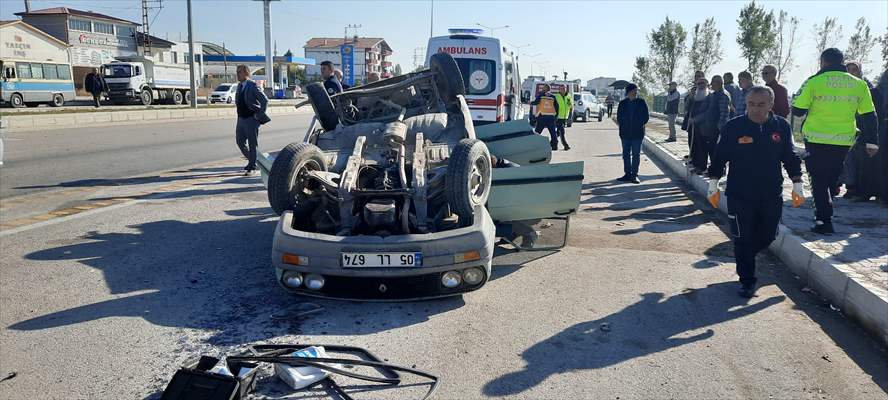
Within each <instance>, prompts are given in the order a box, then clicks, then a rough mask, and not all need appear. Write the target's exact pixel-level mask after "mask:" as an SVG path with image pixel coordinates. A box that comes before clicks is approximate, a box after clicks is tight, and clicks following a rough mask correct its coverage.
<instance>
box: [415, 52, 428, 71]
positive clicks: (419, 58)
mask: <svg viewBox="0 0 888 400" xmlns="http://www.w3.org/2000/svg"><path fill="white" fill-rule="evenodd" d="M424 51H425V47H417V48H415V49H413V70H414V71H415V70H416V69H417V68H419V66H420V65H423V64H425V62H424V61H423V59H422V53H423V52H424Z"/></svg>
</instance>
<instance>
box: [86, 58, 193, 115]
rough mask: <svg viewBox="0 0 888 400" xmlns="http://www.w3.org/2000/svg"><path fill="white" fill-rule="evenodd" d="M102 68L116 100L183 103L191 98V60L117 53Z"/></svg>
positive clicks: (115, 101)
mask: <svg viewBox="0 0 888 400" xmlns="http://www.w3.org/2000/svg"><path fill="white" fill-rule="evenodd" d="M102 72H103V74H104V75H105V81H106V82H107V83H108V100H110V101H111V102H112V103H114V104H124V103H129V102H132V101H136V102H138V103H140V104H143V105H146V106H147V105H150V104H153V103H155V102H165V103H168V104H182V103H187V102H188V101H189V100H190V99H191V90H190V89H191V84H190V82H189V79H190V72H189V71H188V64H168V63H161V62H157V61H155V60H152V59H151V58H150V57H144V56H133V57H118V58H117V59H116V60H115V61H111V62H110V63H107V64H105V65H102ZM195 76H196V77H200V76H201V74H200V73H196V74H195ZM197 79H198V82H195V83H196V86H199V84H200V82H199V78H197Z"/></svg>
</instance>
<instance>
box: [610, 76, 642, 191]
mask: <svg viewBox="0 0 888 400" xmlns="http://www.w3.org/2000/svg"><path fill="white" fill-rule="evenodd" d="M649 119H650V113H649V112H648V106H647V102H645V101H644V99H642V98H641V97H638V86H636V85H635V84H634V83H630V84H628V85H626V98H625V99H623V100H620V104H619V105H618V106H617V126H618V127H619V133H620V142H621V144H622V145H623V176H621V177H619V178H617V180H618V181H620V182H632V183H635V184H638V183H641V180H640V179H638V166H639V165H640V163H641V158H640V157H641V144H642V142H644V126H645V125H646V124H647V123H648V120H649Z"/></svg>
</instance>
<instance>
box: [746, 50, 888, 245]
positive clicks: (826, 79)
mask: <svg viewBox="0 0 888 400" xmlns="http://www.w3.org/2000/svg"><path fill="white" fill-rule="evenodd" d="M843 62H844V55H843V54H842V51H841V50H839V49H836V48H829V49H826V50H824V51H823V53H821V54H820V71H819V72H817V74H815V75H814V76H812V77H810V78H808V80H806V81H805V83H804V84H802V88H801V90H800V91H799V95H798V96H796V98H795V100H794V102H793V104H792V112H793V115H795V116H797V117H802V116H805V115H806V114H807V117H806V118H805V122H804V123H803V124H802V134H803V135H804V137H805V150H807V153H808V155H807V157H805V166H806V167H807V170H808V175H809V176H810V177H811V186H812V188H811V192H812V195H813V197H814V208H815V213H814V216H815V222H814V226H813V228H812V229H811V230H812V231H813V232H815V233H819V234H830V233H834V232H835V230H834V229H833V224H832V216H833V197H834V196H835V195H836V194H837V193H835V192H836V187H837V184H838V180H839V175H840V174H841V173H842V165H843V163H844V161H845V155H846V154H847V153H848V148H849V147H850V146H851V145H852V144H854V139H855V136H856V134H857V118H856V116H857V115H858V114H859V115H860V122H861V123H862V125H863V126H861V127H860V131H861V133H860V138H861V140H862V141H863V143H865V145H864V147H865V152H866V153H867V155H868V156H869V157H872V156H874V155H876V153H877V152H878V151H879V146H878V144H877V143H878V139H877V136H876V130H877V129H878V128H877V124H878V121H877V119H876V113H875V106H874V105H873V99H872V96H871V94H870V90H869V87H867V85H866V82H864V81H863V80H861V79H858V78H856V77H854V76H853V75H851V74H849V73H848V72H846V70H845V65H844V63H843ZM747 106H748V104H747Z"/></svg>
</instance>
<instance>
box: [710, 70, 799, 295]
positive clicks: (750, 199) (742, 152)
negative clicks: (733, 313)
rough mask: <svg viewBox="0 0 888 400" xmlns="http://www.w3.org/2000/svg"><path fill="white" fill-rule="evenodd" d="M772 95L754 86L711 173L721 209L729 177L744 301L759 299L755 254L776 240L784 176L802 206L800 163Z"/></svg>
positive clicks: (729, 126) (795, 203)
mask: <svg viewBox="0 0 888 400" xmlns="http://www.w3.org/2000/svg"><path fill="white" fill-rule="evenodd" d="M773 105H774V92H773V91H772V90H771V89H770V88H768V87H765V86H755V87H753V88H751V89H750V90H749V93H748V94H747V96H746V114H745V115H742V116H739V117H736V118H734V119H731V120H730V121H728V123H727V124H725V126H724V129H723V131H722V132H721V138H720V140H719V142H718V144H717V147H716V150H715V158H714V159H713V161H712V165H711V166H710V168H709V177H710V178H711V180H710V182H709V199H710V203H712V205H713V206H715V207H718V202H719V197H720V194H719V192H718V180H719V179H720V178H721V177H722V176H723V175H724V171H725V164H727V163H730V164H731V168H730V172H729V174H728V187H727V191H726V195H727V197H728V218H729V219H730V224H731V235H732V236H733V237H734V257H735V258H736V263H737V275H739V276H740V284H741V289H740V292H739V294H740V295H741V296H743V297H753V296H754V295H755V282H756V278H755V255H756V254H757V253H758V252H760V251H762V250H764V249H766V248H767V247H768V245H770V244H771V242H772V241H774V239H775V238H776V237H777V225H778V223H779V222H780V215H781V213H782V211H783V173H782V172H781V171H780V165H781V164H782V165H783V168H784V169H786V172H787V174H788V175H789V176H790V179H792V181H793V191H792V198H793V206H796V207H798V206H799V205H801V203H803V202H804V197H803V195H802V183H801V182H802V180H801V179H802V161H801V159H800V158H799V156H798V155H797V154H796V153H795V151H793V145H792V130H791V128H790V126H789V123H788V122H787V121H786V119H784V118H782V117H777V116H775V115H774V113H773V112H771V108H772V107H773Z"/></svg>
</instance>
